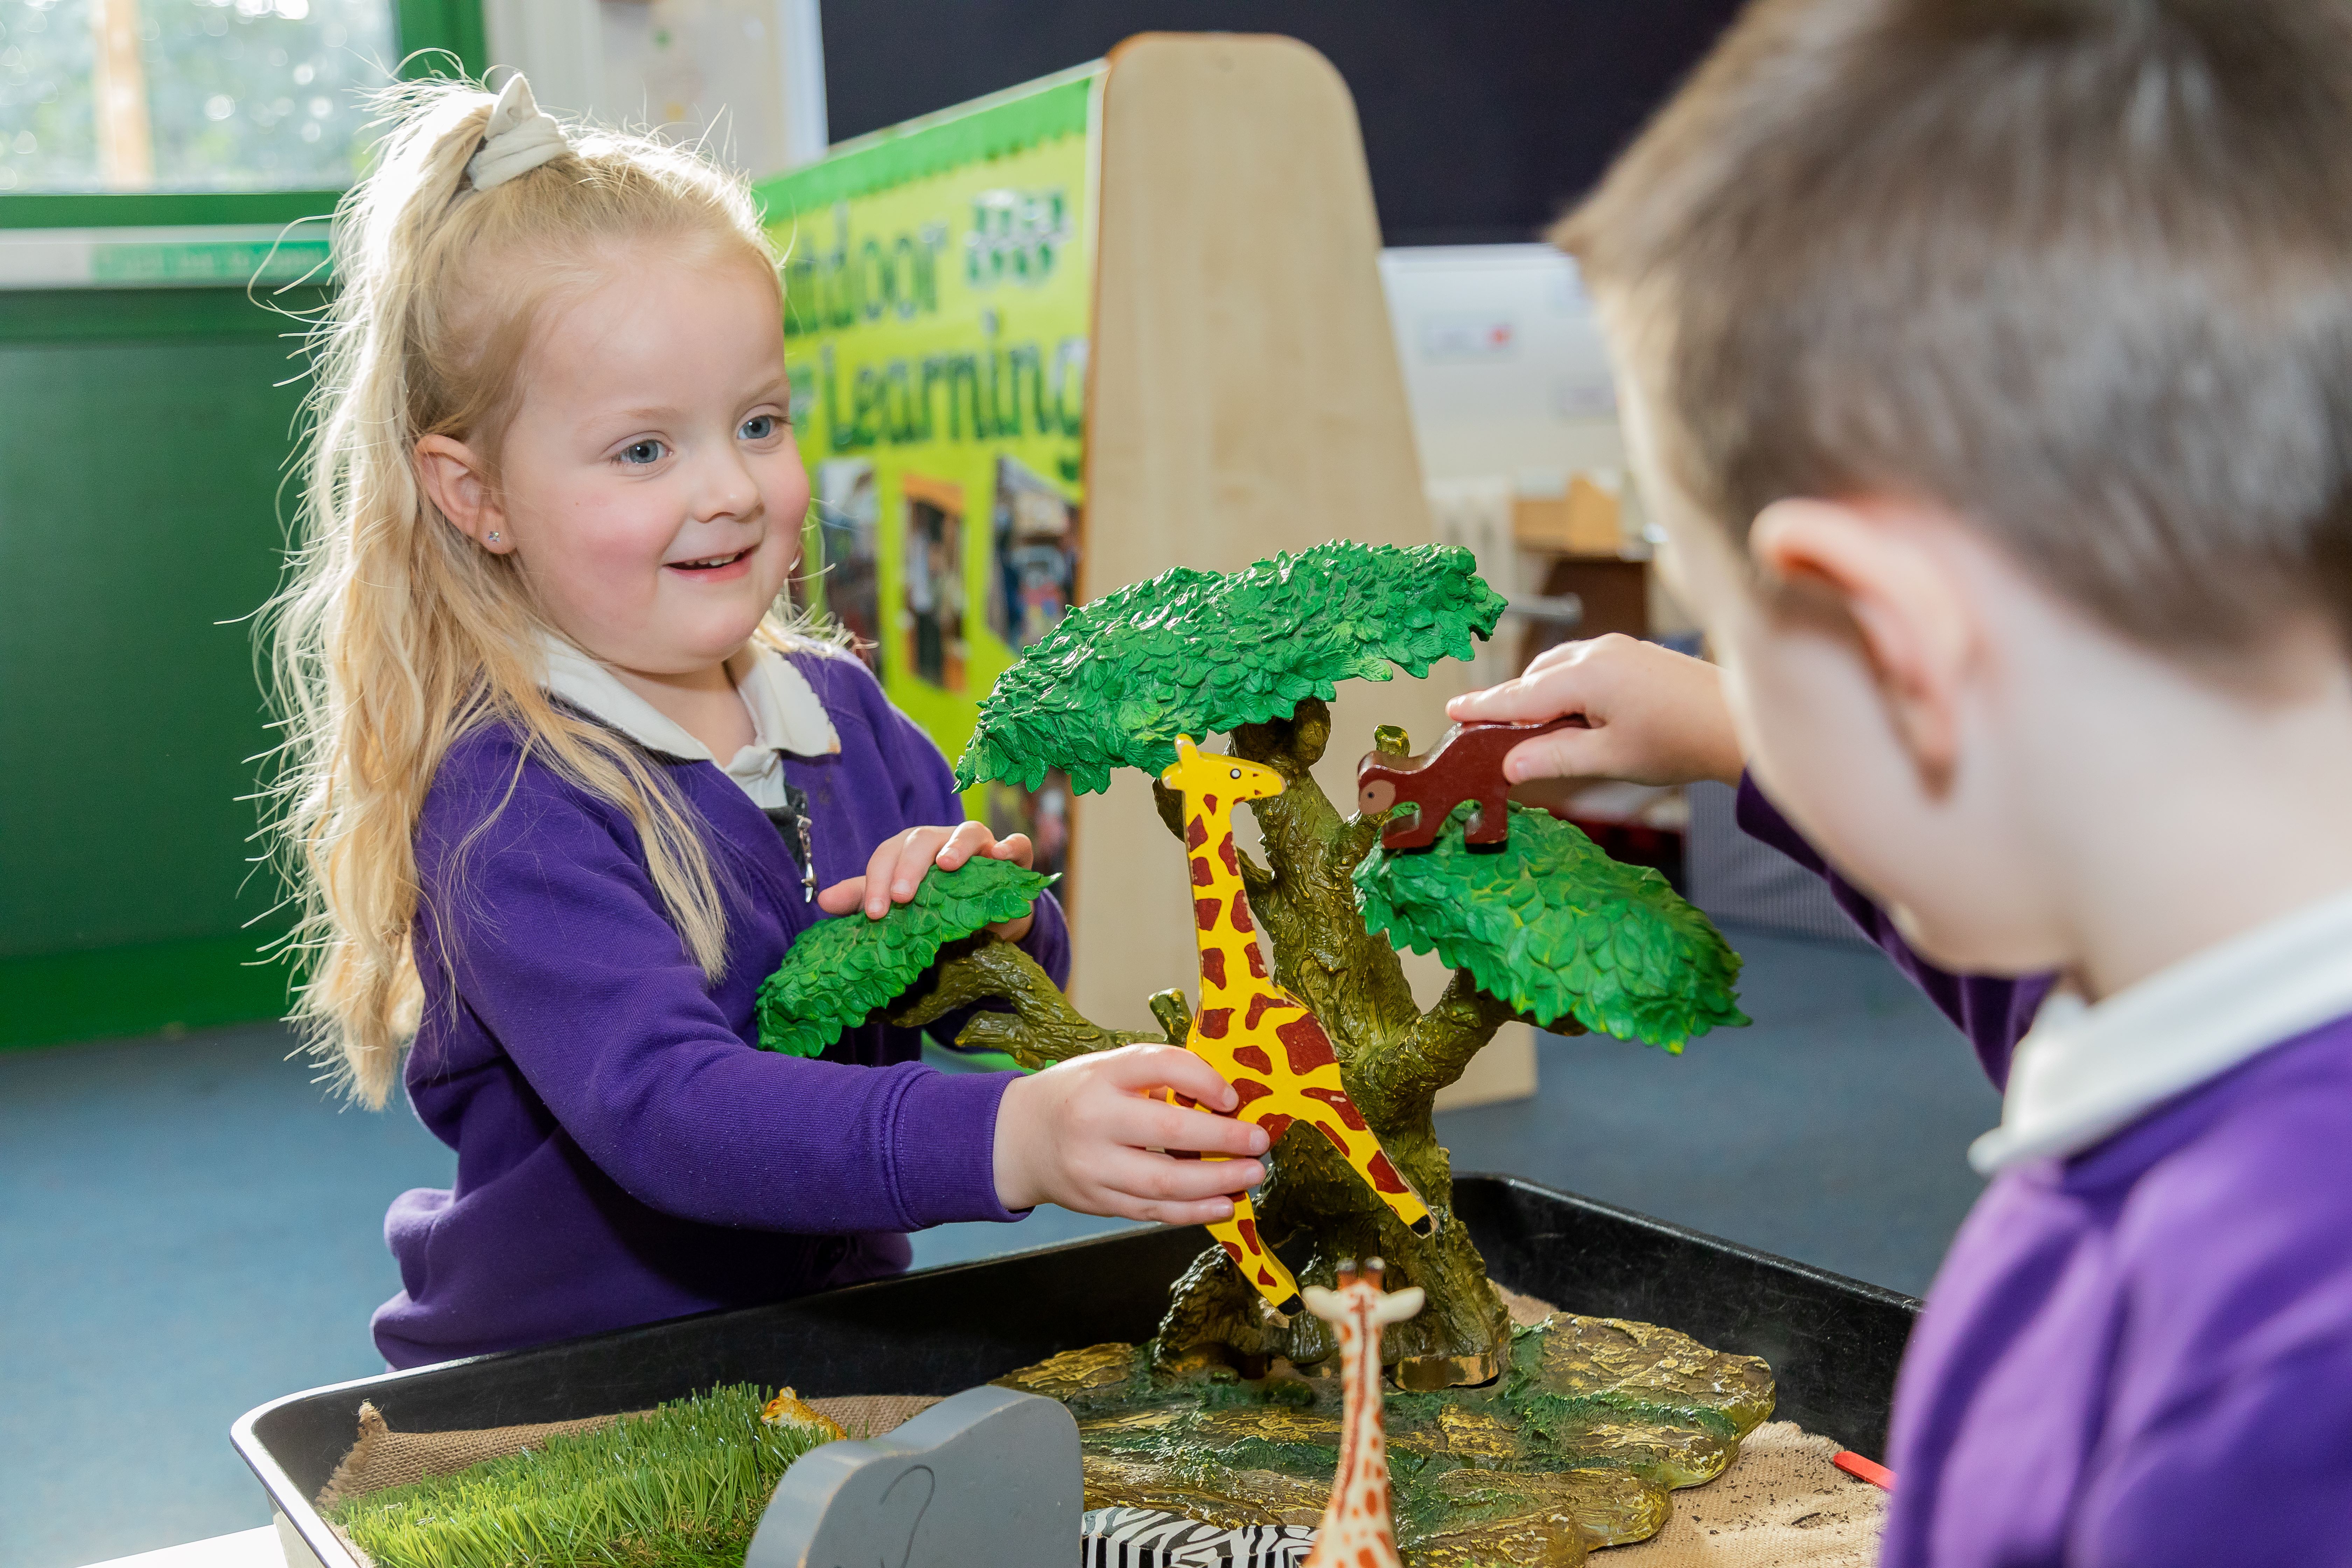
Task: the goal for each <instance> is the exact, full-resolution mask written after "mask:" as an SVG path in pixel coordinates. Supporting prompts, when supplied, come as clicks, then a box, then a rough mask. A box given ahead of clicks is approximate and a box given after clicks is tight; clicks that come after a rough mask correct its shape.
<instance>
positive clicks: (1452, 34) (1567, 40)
mask: <svg viewBox="0 0 2352 1568" xmlns="http://www.w3.org/2000/svg"><path fill="white" fill-rule="evenodd" d="M1738 9H1739V0H826V3H825V5H824V84H825V99H826V110H827V112H828V114H829V115H830V117H831V121H832V134H833V139H834V140H835V141H836V142H840V141H845V140H847V139H848V138H850V137H852V136H861V135H864V134H865V133H866V132H869V131H876V130H879V129H880V128H882V127H883V126H886V125H895V124H897V123H898V121H902V120H911V119H913V118H914V117H915V116H917V115H919V114H928V113H929V112H930V111H931V110H937V109H944V108H946V107H948V106H949V105H950V104H954V103H961V102H962V101H964V100H967V99H972V98H978V97H980V96H981V95H982V94H983V93H989V92H994V91H997V90H998V89H1002V88H1007V87H1012V86H1014V85H1016V84H1018V83H1020V82H1024V81H1029V80H1032V79H1035V78H1037V77H1041V76H1045V75H1048V74H1050V73H1051V72H1054V71H1057V70H1061V69H1063V68H1066V67H1068V66H1074V65H1079V64H1082V63H1084V62H1085V61H1087V60H1090V59H1095V58H1098V57H1100V56H1101V55H1103V54H1105V53H1107V52H1108V50H1109V49H1110V47H1111V46H1113V45H1114V44H1117V43H1118V41H1119V40H1120V39H1122V38H1125V37H1129V36H1130V35H1132V34H1135V33H1141V32H1152V31H1171V32H1250V33H1287V34H1289V35H1290V36H1291V37H1296V38H1301V39H1304V40H1305V41H1306V42H1307V43H1309V44H1312V45H1313V46H1314V47H1317V48H1318V49H1320V50H1321V51H1322V52H1323V53H1324V55H1325V56H1326V57H1327V58H1329V59H1330V61H1331V63H1332V64H1333V65H1335V66H1337V67H1338V68H1339V74H1340V75H1341V76H1343V77H1345V78H1346V79H1347V81H1348V87H1349V90H1350V91H1352V92H1353V93H1354V94H1355V97H1356V111H1357V114H1358V116H1359V117H1360V119H1361V121H1363V127H1364V152H1365V154H1366V156H1367V158H1368V160H1369V161H1370V164H1371V171H1372V187H1373V192H1374V195H1375V196H1376V197H1377V198H1378V200H1379V203H1380V211H1381V232H1382V237H1384V238H1385V239H1386V241H1387V243H1389V244H1391V245H1450V244H1470V243H1483V242H1488V241H1496V240H1523V239H1528V238H1532V237H1535V235H1536V234H1537V232H1538V230H1539V229H1541V228H1542V227H1543V226H1545V225H1547V224H1549V222H1550V221H1551V220H1552V219H1553V218H1555V217H1557V216H1559V213H1560V212H1561V210H1562V209H1563V208H1565V207H1566V206H1567V205H1569V204H1570V202H1572V201H1574V200H1575V199H1576V198H1577V197H1578V196H1579V195H1582V194H1583V193H1584V192H1585V191H1586V190H1588V189H1590V188H1591V185H1592V184H1593V182H1594V181H1595V180H1596V179H1598V178H1599V176H1600V174H1601V171H1602V170H1604V169H1605V168H1607V167H1608V164H1609V160H1610V159H1611V158H1612V156H1613V155H1614V154H1615V153H1616V152H1617V150H1618V149H1619V148H1621V147H1622V146H1623V145H1624V144H1625V142H1627V141H1628V140H1630V139H1631V138H1632V137H1633V134H1634V132H1637V131H1639V130H1640V129H1641V127H1642V124H1643V121H1646V120H1647V119H1648V117H1649V115H1650V113H1651V111H1652V110H1654V109H1655V108H1656V107H1657V106H1658V104H1659V103H1660V102H1662V101H1663V100H1664V98H1665V97H1666V95H1667V94H1668V93H1670V92H1671V91H1672V90H1673V89H1674V88H1675V85H1676V84H1678V83H1679V82H1680V81H1681V80H1682V79H1683V78H1684V77H1685V75H1686V74H1687V73H1688V72H1689V70H1690V68H1691V67H1692V66H1693V65H1694V64H1696V62H1697V60H1698V58H1699V57H1700V56H1701V55H1703V54H1704V53H1705V52H1706V48H1707V46H1708V45H1709V44H1711V43H1713V42H1714V40H1715V38H1716V36H1717V34H1718V33H1719V32H1720V31H1721V30H1722V28H1723V26H1724V25H1725V24H1726V23H1727V22H1728V21H1729V20H1730V19H1731V17H1732V16H1733V15H1734V14H1735V13H1737V12H1738ZM1268 151H1269V154H1270V155H1271V154H1273V153H1275V151H1276V150H1273V149H1269V150H1268Z"/></svg>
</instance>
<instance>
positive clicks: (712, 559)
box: [662, 544, 757, 577]
mask: <svg viewBox="0 0 2352 1568" xmlns="http://www.w3.org/2000/svg"><path fill="white" fill-rule="evenodd" d="M755 548H757V547H756V546H753V545H748V544H747V545H745V546H744V547H743V548H742V549H740V550H738V551H736V552H734V553H732V554H730V555H705V556H702V557H701V558H699V559H698V560H694V561H665V562H663V563H662V564H663V565H664V566H667V568H669V570H671V571H673V572H685V573H688V574H691V575H694V576H697V577H731V576H740V575H741V574H743V573H744V572H748V571H749V570H751V552H752V550H754V549H755Z"/></svg>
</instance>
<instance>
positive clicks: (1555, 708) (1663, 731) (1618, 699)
mask: <svg viewBox="0 0 2352 1568" xmlns="http://www.w3.org/2000/svg"><path fill="white" fill-rule="evenodd" d="M1445 711H1446V715H1447V716H1448V717H1449V718H1452V719H1455V720H1464V721H1466V720H1496V719H1499V720H1503V721H1507V722H1510V723H1516V724H1525V723H1541V722H1544V721H1548V720H1552V719H1559V718H1562V717H1565V716H1566V715H1569V714H1571V713H1580V714H1582V715H1583V716H1584V719H1585V721H1586V722H1587V723H1588V724H1590V725H1591V728H1590V729H1585V730H1555V731H1552V732H1551V733H1550V734H1549V735H1538V737H1536V738H1535V739H1534V740H1532V741H1523V742H1520V743H1519V744H1518V745H1517V747H1515V748H1514V749H1513V750H1512V752H1511V754H1510V755H1509V756H1507V757H1506V758H1504V759H1503V776H1504V777H1505V778H1507V779H1508V780H1509V781H1510V782H1511V783H1513V784H1525V783H1526V782H1527V781H1528V780H1529V779H1574V778H1604V779H1626V780H1630V781H1631V782H1633V783H1634V784H1689V783H1690V782H1692V781H1693V780H1695V779H1719V780H1721V781H1722V782H1723V783H1725V784H1738V782H1739V773H1740V770H1741V768H1742V767H1744V766H1745V765H1746V764H1745V763H1744V761H1743V760H1742V758H1741V756H1740V753H1739V737H1738V735H1737V734H1736V733H1734V732H1733V730H1732V727H1731V710H1730V708H1729V707H1728V706H1727V704H1726V703H1725V701H1724V699H1723V672H1722V671H1721V670H1719V669H1717V668H1716V667H1715V666H1713V665H1711V664H1709V663H1707V662H1706V660H1704V659H1696V658H1690V657H1689V656H1687V655H1685V654H1679V653H1676V652H1675V651H1674V650H1673V649H1672V648H1665V647H1659V646H1658V645H1657V644H1656V643H1648V642H1643V641H1641V640H1640V639H1639V638H1637V637H1626V636H1623V635H1622V634H1621V633H1616V632H1612V633H1611V634H1610V635H1609V636H1607V637H1594V638H1592V639H1591V640H1590V641H1587V642H1570V643H1561V644H1560V645H1559V646H1558V647H1551V648H1547V649H1545V650H1544V651H1543V652H1542V653H1541V654H1539V655H1538V656H1537V658H1536V660H1535V662H1534V663H1533V664H1530V665H1528V670H1527V673H1526V674H1525V675H1522V676H1520V677H1518V678H1517V679H1513V680H1506V681H1504V682H1503V683H1502V684H1501V685H1500V686H1490V687H1488V688H1487V689H1486V690H1484V691H1473V692H1470V693H1468V694H1467V695H1465V696H1462V697H1457V698H1455V699H1454V700H1453V701H1451V702H1449V703H1447V704H1446V705H1445Z"/></svg>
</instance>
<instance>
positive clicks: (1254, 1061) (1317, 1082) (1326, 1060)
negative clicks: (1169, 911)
mask: <svg viewBox="0 0 2352 1568" xmlns="http://www.w3.org/2000/svg"><path fill="white" fill-rule="evenodd" d="M1160 783H1162V784H1166V785H1167V786H1168V787H1169V788H1170V789H1171V790H1174V791H1176V792H1178V793H1179V794H1181V795H1183V797H1184V849H1185V853H1186V854H1187V855H1188V856H1189V857H1190V858H1191V860H1192V923H1193V926H1194V928H1195V937H1196V940H1197V941H1198V942H1199V944H1200V951H1201V1005H1200V1007H1199V1009H1198V1010H1197V1011H1195V1012H1194V1014H1193V1015H1192V1033H1191V1035H1190V1036H1188V1037H1186V1039H1185V1041H1184V1044H1185V1046H1186V1047H1188V1048H1189V1049H1190V1050H1192V1053H1193V1054H1194V1055H1196V1056H1198V1057H1200V1058H1202V1060H1204V1061H1206V1062H1207V1063H1208V1064H1209V1065H1210V1066H1212V1067H1213V1068H1216V1069H1217V1072H1218V1074H1219V1075H1220V1076H1221V1077H1223V1079H1224V1080H1225V1081H1226V1082H1227V1083H1230V1084H1232V1085H1233V1086H1234V1092H1235V1093H1236V1094H1238V1095H1239V1096H1240V1097H1241V1104H1240V1106H1239V1107H1238V1108H1237V1109H1236V1110H1234V1112H1233V1114H1234V1115H1235V1116H1238V1117H1240V1118H1242V1119H1243V1120H1244V1121H1255V1122H1256V1123H1257V1124H1258V1125H1259V1126H1261V1127H1263V1128H1265V1133H1266V1137H1267V1138H1269V1139H1279V1138H1281V1136H1282V1134H1283V1132H1284V1131H1286V1130H1287V1129H1288V1127H1289V1126H1290V1124H1291V1123H1292V1122H1293V1121H1304V1122H1306V1123H1307V1124H1308V1125H1309V1126H1311V1127H1313V1128H1314V1129H1315V1130H1316V1131H1318V1132H1320V1133H1322V1134H1323V1136H1324V1137H1325V1138H1327V1139H1328V1140H1330V1142H1331V1146H1332V1147H1333V1148H1335V1149H1337V1150H1339V1152H1340V1154H1341V1155H1342V1156H1343V1157H1344V1158H1345V1159H1346V1160H1347V1162H1348V1163H1349V1166H1351V1167H1352V1168H1353V1169H1354V1171H1355V1173H1356V1174H1358V1175H1359V1176H1360V1177H1362V1178H1363V1179H1364V1182H1365V1184H1367V1185H1368V1186H1370V1188H1371V1189H1372V1191H1373V1192H1374V1193H1376V1194H1379V1196H1380V1198H1381V1202H1383V1203H1385V1204H1387V1205H1388V1206H1389V1207H1390V1208H1391V1210H1393V1211H1395V1214H1396V1216H1397V1217H1398V1218H1399V1219H1401V1220H1402V1221H1404V1223H1405V1224H1406V1225H1408V1226H1412V1230H1413V1232H1414V1233H1415V1234H1416V1235H1420V1236H1428V1235H1430V1234H1432V1233H1433V1231H1434V1230H1435V1228H1436V1221H1435V1218H1434V1216H1433V1215H1431V1213H1430V1211H1429V1205H1427V1204H1425V1203H1423V1202H1422V1200H1421V1194H1419V1193H1416V1192H1414V1191H1413V1190H1412V1184H1411V1183H1409V1182H1407V1181H1406V1180H1405V1179H1404V1177H1403V1175H1402V1173H1400V1172H1399V1171H1398V1170H1397V1168H1396V1166H1395V1165H1394V1164H1392V1163H1391V1162H1390V1160H1389V1157H1388V1154H1387V1153H1386V1152H1384V1151H1383V1150H1382V1149H1381V1143H1380V1140H1379V1139H1378V1138H1375V1137H1374V1136H1373V1135H1372V1131H1371V1129H1370V1126H1368V1125H1367V1124H1366V1122H1365V1121H1364V1116H1363V1112H1361V1111H1360V1110H1357V1109H1356V1102H1355V1101H1354V1100H1350V1099H1349V1097H1348V1091H1347V1089H1346V1088H1345V1087H1344V1086H1343V1085H1342V1084H1341V1083H1340V1081H1339V1058H1338V1057H1337V1056H1335V1055H1334V1054H1333V1053H1332V1050H1331V1040H1330V1037H1329V1036H1328V1035H1326V1034H1325V1033H1324V1032H1323V1026H1322V1024H1321V1023H1319V1022H1318V1020H1317V1019H1316V1016H1315V1015H1314V1014H1313V1013H1312V1012H1309V1011H1308V1010H1307V1004H1306V1003H1304V1002H1301V1001H1299V1000H1298V998H1297V997H1296V996H1293V995H1291V994H1289V993H1288V992H1286V991H1285V990H1283V989H1282V987H1280V986H1279V985H1276V984H1275V983H1274V982H1273V981H1272V980H1271V979H1269V978H1268V977H1267V975H1266V968H1265V953H1264V952H1262V951H1260V949H1259V947H1258V944H1257V928H1256V926H1255V925H1254V924H1252V923H1251V921H1250V910H1249V899H1248V897H1247V895H1245V894H1244V892H1243V890H1242V874H1241V860H1240V858H1239V856H1238V855H1237V854H1236V852H1235V851H1234V806H1235V805H1239V804H1240V803H1241V802H1243V801H1244V800H1264V799H1265V798H1266V797H1268V796H1270V795H1280V794H1281V793H1282V791H1283V778H1282V775H1281V774H1280V773H1276V771H1275V770H1274V769H1272V768H1268V767H1261V766H1260V765H1259V764H1257V763H1247V762H1244V761H1242V760H1241V759H1240V758H1239V757H1223V756H1217V755H1214V754H1213V753H1211V752H1203V751H1202V750H1201V749H1200V748H1199V747H1197V746H1195V745H1193V744H1192V739H1191V737H1189V736H1185V735H1179V736H1177V737H1176V764H1175V766H1173V767H1171V768H1170V769H1169V770H1168V771H1167V772H1165V773H1161V774H1160ZM1175 1098H1176V1099H1177V1100H1178V1102H1179V1103H1181V1104H1185V1105H1190V1104H1192V1101H1191V1100H1184V1099H1182V1097H1181V1096H1178V1097H1175ZM1233 1198H1234V1217H1233V1218H1232V1219H1230V1220H1226V1221H1224V1222H1223V1223H1222V1224H1217V1225H1212V1226H1209V1231H1210V1234H1211V1235H1213V1236H1214V1237H1216V1238H1217V1241H1218V1243H1219V1244H1220V1245H1221V1246H1223V1247H1224V1249H1225V1253H1226V1255H1227V1256H1228V1257H1230V1258H1232V1259H1233V1260H1234V1266H1235V1267H1237V1268H1240V1269H1241V1271H1242V1277H1243V1278H1244V1279H1247V1280H1249V1282H1250V1283H1251V1284H1252V1285H1253V1286H1255V1288H1256V1289H1257V1292H1258V1294H1259V1295H1261V1296H1263V1297H1264V1298H1265V1300H1267V1301H1268V1302H1270V1303H1271V1304H1272V1305H1273V1307H1274V1310H1276V1311H1277V1312H1281V1313H1283V1314H1285V1315H1286V1316H1287V1315H1288V1314H1290V1313H1292V1312H1296V1311H1297V1310H1298V1281H1297V1279H1295V1278H1293V1277H1292V1275H1291V1272H1290V1270H1289V1269H1288V1268H1285V1267H1283V1263H1282V1259H1280V1258H1276V1256H1275V1255H1274V1249H1273V1248H1271V1247H1267V1246H1266V1245H1265V1243H1264V1242H1263V1241H1261V1240H1260V1239H1259V1237H1258V1233H1257V1215H1256V1214H1255V1211H1254V1210H1253V1209H1252V1207H1251V1205H1250V1199H1249V1194H1247V1193H1235V1194H1233Z"/></svg>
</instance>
